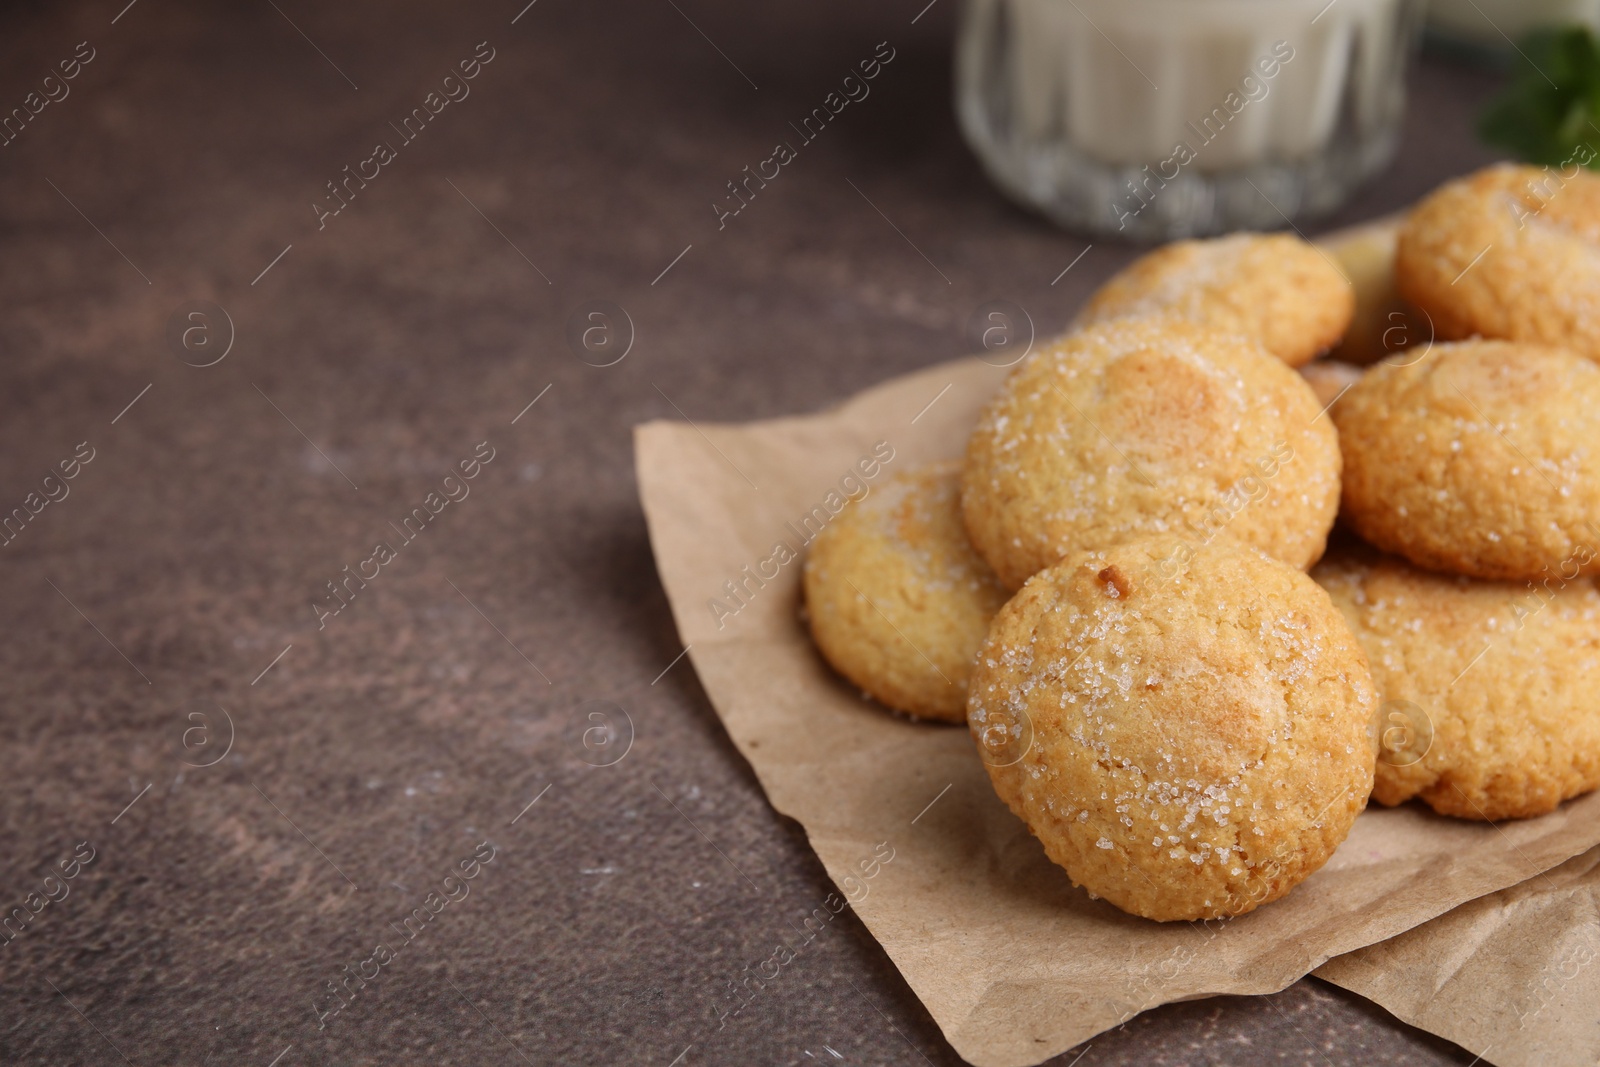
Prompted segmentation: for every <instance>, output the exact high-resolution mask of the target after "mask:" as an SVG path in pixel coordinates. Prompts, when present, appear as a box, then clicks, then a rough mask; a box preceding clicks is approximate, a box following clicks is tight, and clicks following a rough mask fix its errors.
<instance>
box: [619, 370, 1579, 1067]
mask: <svg viewBox="0 0 1600 1067" xmlns="http://www.w3.org/2000/svg"><path fill="white" fill-rule="evenodd" d="M1006 373H1007V372H1006V370H1004V369H1001V368H996V367H992V366H988V365H986V364H985V363H983V362H980V361H978V360H965V361H960V362H955V363H949V364H944V365H942V366H937V367H933V368H931V369H928V370H925V371H922V372H920V373H917V374H912V375H908V376H906V377H903V378H899V379H896V380H893V381H890V382H888V383H885V384H884V385H881V386H878V387H876V388H874V389H871V390H868V391H867V392H865V393H862V394H860V395H858V396H856V397H854V398H853V399H851V400H849V401H848V402H846V403H845V404H843V405H842V406H840V407H837V408H835V409H833V410H830V411H827V412H824V413H822V414H817V415H810V416H803V417H797V418H785V419H774V420H770V421H766V422H757V423H749V424H745V425H739V426H719V425H708V424H695V425H691V424H686V423H681V422H652V423H649V424H647V425H644V426H640V427H638V428H637V429H636V431H635V454H636V461H637V469H638V477H639V486H640V495H641V498H642V501H643V505H644V511H645V517H646V519H647V521H648V523H649V528H650V538H651V543H652V545H653V547H654V550H655V555H656V563H657V568H658V570H659V572H660V575H661V579H662V582H663V584H664V585H665V587H666V591H667V595H668V597H669V599H670V601H671V604H672V610H673V614H674V617H675V619H676V621H677V625H678V631H679V634H680V635H681V637H682V640H683V641H684V642H685V643H686V644H688V645H689V646H690V651H689V657H690V659H691V660H692V662H693V663H694V666H695V669H696V670H697V671H698V672H699V675H700V679H701V681H702V683H703V685H704V686H705V690H706V692H707V694H708V695H709V696H710V698H711V702H712V705H713V706H714V707H715V709H716V711H717V714H718V715H719V716H720V717H721V719H722V722H723V724H724V726H725V727H726V728H727V731H728V733H729V735H730V736H731V737H732V739H733V741H734V743H735V745H737V746H738V748H739V751H740V752H741V753H742V754H743V755H744V757H745V758H746V759H747V760H748V761H749V762H750V765H751V767H752V768H753V769H754V770H755V773H756V776H757V778H758V779H759V780H760V782H761V785H762V787H763V788H764V789H765V791H766V794H767V797H768V799H769V800H770V801H771V802H772V804H773V806H774V807H775V808H776V809H777V810H778V811H780V812H782V813H783V814H785V815H788V816H790V817H792V818H794V819H796V820H797V821H798V822H799V823H800V824H801V825H802V826H803V827H804V828H805V831H806V834H807V836H808V838H809V840H810V842H811V845H812V847H813V848H814V849H815V850H816V852H817V855H818V856H819V857H820V858H821V860H822V862H823V864H824V866H825V867H826V868H827V870H828V873H829V875H830V876H831V877H832V878H833V879H834V881H835V882H837V883H838V884H839V886H840V888H841V890H842V891H843V892H844V894H845V895H846V896H847V897H854V896H856V894H855V892H854V890H853V887H858V886H860V885H861V882H860V880H859V877H858V875H859V873H860V872H859V871H858V865H859V864H860V863H862V862H864V861H869V860H870V859H871V857H872V855H873V851H874V848H875V846H876V845H877V844H878V843H879V842H887V843H888V844H889V845H890V846H891V847H893V849H894V850H895V858H894V861H893V862H892V863H890V864H885V865H883V866H882V868H881V869H880V870H878V871H877V873H876V877H875V878H874V880H873V881H872V884H871V892H870V894H868V895H864V896H862V897H861V898H860V899H859V901H858V902H857V903H856V905H855V906H856V910H857V912H858V914H859V915H860V916H861V918H862V920H863V921H864V922H865V923H866V925H867V928H868V929H869V930H871V932H872V934H873V936H874V937H876V938H877V939H878V940H879V941H880V942H881V943H882V944H883V946H884V949H885V950H886V951H887V952H888V954H889V956H890V958H891V959H893V960H894V962H895V965H896V966H897V967H899V969H900V972H901V973H902V974H903V975H904V976H905V979H906V981H907V982H908V983H909V984H910V986H911V988H912V989H914V990H915V991H916V993H917V995H918V996H919V997H921V998H922V1001H923V1003H924V1004H925V1005H926V1006H927V1008H928V1011H929V1012H930V1013H931V1014H932V1016H933V1017H934V1019H935V1020H936V1021H937V1022H938V1023H939V1026H940V1027H941V1028H942V1029H943V1031H944V1033H945V1036H946V1037H947V1038H948V1039H949V1041H950V1043H951V1044H952V1045H953V1046H954V1047H955V1049H956V1051H957V1052H959V1053H960V1054H961V1055H962V1056H963V1057H965V1058H966V1059H967V1060H968V1061H970V1062H971V1063H974V1064H977V1065H979V1067H1022V1065H1027V1064H1035V1063H1039V1062H1041V1061H1043V1060H1045V1059H1048V1058H1050V1057H1051V1056H1054V1055H1056V1054H1057V1053H1059V1052H1062V1051H1064V1050H1066V1049H1068V1048H1071V1047H1072V1046H1073V1045H1075V1044H1078V1043H1079V1042H1082V1041H1084V1040H1086V1039H1087V1038H1089V1037H1092V1036H1093V1035H1094V1034H1096V1033H1099V1032H1100V1031H1102V1030H1105V1029H1107V1028H1110V1027H1113V1026H1116V1025H1117V1024H1118V1023H1119V1022H1121V1021H1123V1020H1124V1019H1126V1018H1129V1017H1131V1016H1132V1015H1133V1014H1134V1013H1137V1012H1139V1011H1141V1010H1144V1009H1146V1008H1149V1007H1153V1006H1155V1005H1157V1004H1161V1003H1164V1002H1167V1001H1173V1000H1182V999H1189V998H1194V997H1202V996H1207V995H1212V994H1219V993H1267V992H1273V991H1276V990H1279V989H1282V988H1284V987H1285V986H1288V985H1289V984H1291V983H1293V982H1294V981H1295V980H1297V979H1298V978H1300V977H1301V976H1303V975H1305V974H1307V973H1309V972H1310V971H1312V970H1313V969H1315V968H1317V967H1318V966H1320V965H1321V964H1323V963H1324V962H1325V961H1327V960H1328V959H1330V958H1331V957H1333V956H1336V955H1340V954H1342V953H1348V952H1351V951H1353V950H1355V949H1358V948H1362V947H1364V946H1367V945H1371V944H1374V943H1376V942H1379V941H1383V940H1385V939H1388V938H1392V937H1395V936H1396V935H1397V934H1400V933H1402V932H1404V931H1406V930H1409V929H1411V928H1412V927H1415V926H1417V925H1418V924H1420V923H1422V922H1425V921H1426V920H1428V919H1432V918H1434V917H1436V916H1439V915H1442V914H1444V913H1445V912H1448V911H1450V910H1451V909H1453V908H1456V907H1457V906H1459V905H1461V904H1463V903H1465V902H1467V901H1470V900H1473V899H1475V898H1477V897H1480V896H1483V895H1484V894H1486V893H1492V892H1495V891H1497V890H1501V889H1505V888H1507V887H1508V886H1513V885H1516V884H1517V883H1519V882H1523V881H1525V880H1527V879H1529V878H1534V877H1536V876H1538V875H1540V874H1541V873H1542V872H1544V871H1547V870H1549V869H1550V868H1553V867H1556V866H1557V865H1559V864H1561V863H1563V862H1565V861H1566V860H1568V859H1570V858H1571V857H1573V856H1576V855H1578V854H1580V853H1583V852H1585V851H1586V850H1588V849H1590V848H1592V847H1594V846H1595V845H1596V844H1600V794H1594V795H1591V796H1589V797H1586V798H1582V799H1579V800H1576V801H1573V802H1570V803H1568V804H1567V805H1565V806H1563V807H1562V808H1561V809H1560V810H1558V811H1556V812H1553V813H1551V814H1550V815H1547V816H1544V817H1542V818H1539V819H1532V820H1524V821H1520V822H1508V823H1504V824H1501V825H1500V826H1499V827H1498V828H1496V827H1491V826H1486V825H1482V824H1475V823H1468V822H1461V821H1457V820H1450V819H1445V818H1442V817H1438V816H1435V815H1433V814H1431V813H1430V812H1428V811H1426V810H1425V809H1422V808H1420V807H1418V806H1408V807H1404V808H1399V809H1380V808H1374V809H1371V810H1369V811H1368V812H1367V813H1366V814H1364V815H1362V816H1361V817H1360V818H1358V819H1357V820H1356V824H1355V827H1354V829H1353V831H1352V833H1351V835H1350V837H1349V839H1348V840H1347V841H1346V842H1345V843H1344V845H1343V846H1342V847H1341V848H1340V849H1339V850H1338V852H1337V853H1336V854H1335V855H1334V857H1333V859H1332V860H1331V861H1330V862H1329V863H1328V865H1327V866H1326V867H1324V868H1323V869H1322V870H1320V871H1318V872H1317V873H1316V874H1315V875H1313V876H1312V877H1311V878H1310V879H1308V880H1307V881H1306V882H1304V883H1303V884H1302V885H1300V886H1299V887H1298V888H1296V889H1295V890H1294V892H1292V893H1291V894H1290V895H1289V896H1288V897H1286V898H1284V899H1283V900H1280V901H1277V902H1276V903H1273V904H1270V905H1267V906H1266V907H1263V908H1261V909H1259V910H1257V911H1256V912H1253V913H1252V914H1250V915H1247V916H1244V917H1243V918H1240V919H1237V920H1233V921H1228V922H1214V923H1210V924H1187V923H1169V924H1160V923H1154V922H1150V921H1147V920H1144V919H1139V918H1135V917H1132V916H1129V915H1125V914H1123V913H1122V912H1120V911H1118V910H1117V909H1115V908H1113V907H1112V906H1111V905H1109V904H1107V903H1105V902H1103V901H1094V900H1090V899H1089V897H1088V895H1087V894H1086V893H1084V892H1083V891H1081V890H1076V889H1074V888H1072V886H1071V884H1070V883H1069V881H1068V880H1067V876H1066V874H1065V873H1064V872H1062V871H1061V870H1060V869H1059V868H1057V867H1055V866H1054V865H1053V864H1051V863H1050V862H1049V860H1047V859H1046V858H1045V856H1044V853H1043V851H1042V850H1041V849H1040V847H1039V845H1038V843H1037V842H1036V841H1035V840H1034V839H1033V838H1032V837H1031V836H1030V835H1029V833H1028V831H1027V828H1026V827H1025V826H1024V825H1023V824H1022V823H1021V822H1020V821H1019V820H1017V819H1016V818H1015V817H1013V816H1012V815H1011V813H1010V812H1009V811H1008V810H1006V808H1005V806H1004V805H1003V804H1002V803H1001V802H1000V801H999V799H998V798H997V797H996V796H995V794H994V791H993V790H992V789H991V788H990V785H989V782H988V777H987V775H986V773H985V772H984V769H983V766H982V764H981V763H980V761H979V759H978V756H977V754H976V752H975V750H974V747H973V744H972V741H971V740H970V738H969V736H968V734H967V732H966V731H965V730H964V729H962V728H959V727H949V726H940V725H935V724H929V723H913V722H911V721H908V720H906V719H904V718H900V717H897V716H894V715H892V714H890V713H889V712H887V711H885V710H884V709H882V708H880V707H877V706H875V705H873V704H872V703H871V702H869V701H868V700H866V699H864V698H863V697H862V696H861V695H860V694H859V693H857V692H856V691H854V690H852V689H851V688H850V687H849V686H848V685H847V684H845V683H844V682H842V681H841V680H840V679H839V678H838V677H837V676H836V675H834V674H833V673H832V672H831V671H830V670H829V669H828V668H827V666H826V665H825V664H824V663H823V662H822V661H821V660H820V659H819V657H818V655H817V654H816V652H815V651H814V650H813V648H812V645H811V642H810V640H809V639H808V637H807V635H806V631H805V627H804V624H803V623H802V621H801V620H800V618H799V614H798V613H799V606H800V605H799V576H800V561H799V560H798V559H793V560H788V561H787V562H781V561H782V560H784V558H785V553H783V552H780V551H778V550H777V546H778V545H779V544H780V543H781V544H784V545H786V546H787V548H788V549H789V550H790V551H791V552H795V551H801V550H803V548H804V546H803V544H802V543H801V539H802V538H803V537H804V536H805V532H804V528H803V527H802V525H801V522H800V520H801V517H802V516H804V515H806V514H812V515H815V512H814V511H813V509H814V508H818V507H821V508H823V509H824V510H823V515H824V516H826V514H827V510H826V508H827V504H828V500H829V498H828V494H829V493H830V492H837V491H839V483H840V480H841V478H842V477H843V476H844V475H846V474H852V475H855V476H857V477H860V470H861V467H860V466H858V464H859V463H860V461H861V460H862V459H863V458H864V457H871V456H872V455H873V450H874V446H875V445H877V444H878V442H885V443H886V447H888V448H892V449H893V458H892V459H891V460H889V461H888V462H887V463H886V464H885V465H884V469H883V471H882V472H880V473H879V474H878V479H879V480H881V478H882V477H884V476H885V475H886V474H887V473H889V472H893V471H897V470H901V469H904V468H908V467H912V466H915V465H917V464H920V463H924V462H928V461H931V460H934V459H940V458H946V457H953V456H958V455H960V454H961V452H962V450H963V448H964V446H965V442H966V438H967V434H968V431H969V429H970V427H971V426H972V424H973V423H974V421H975V420H976V417H977V411H978V408H979V407H980V406H981V405H982V403H983V402H984V401H985V400H986V399H987V398H988V396H989V395H990V393H991V392H992V391H993V390H994V389H995V388H996V387H997V386H998V385H999V383H1000V382H1001V380H1002V379H1003V377H1004V376H1005V374H1006ZM930 404H931V406H930ZM884 447H885V446H879V451H880V454H881V452H882V449H883V448H884ZM866 484H867V485H869V486H870V485H872V484H874V483H873V482H872V481H867V483H866ZM834 499H835V500H837V499H838V498H834ZM813 523H814V524H815V519H813ZM746 567H748V568H749V570H748V571H744V570H743V569H744V568H746ZM726 583H734V584H733V586H732V590H731V592H732V593H737V594H738V595H737V596H733V595H730V586H729V585H728V584H726ZM714 602H715V603H714ZM718 603H720V604H721V606H722V607H721V609H720V610H719V609H718V607H717V604H718ZM1586 973H1587V972H1586ZM1380 1002H1382V1001H1381V1000H1380ZM1550 1010H1551V1009H1549V1008H1547V1009H1546V1011H1547V1012H1548V1011H1550ZM1423 1025H1427V1024H1426V1023H1424V1024H1423ZM1519 1062H1520V1061H1519Z"/></svg>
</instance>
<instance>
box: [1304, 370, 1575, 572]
mask: <svg viewBox="0 0 1600 1067" xmlns="http://www.w3.org/2000/svg"><path fill="white" fill-rule="evenodd" d="M1330 414H1331V415H1332V416H1333V420H1334V422H1335V423H1336V424H1337V425H1338V427H1339V444H1340V447H1341V449H1342V450H1343V452H1344V511H1343V515H1344V519H1345V521H1346V522H1347V523H1349V524H1350V526H1351V527H1352V528H1353V529H1354V530H1355V531H1356V532H1358V533H1359V534H1361V536H1362V537H1364V538H1366V539H1367V540H1368V541H1371V542H1372V543H1373V544H1375V545H1377V546H1378V547H1379V548H1382V549H1385V550H1387V551H1390V552H1396V553H1399V554H1400V555H1402V556H1405V557H1406V558H1407V559H1409V560H1410V561H1411V562H1413V563H1415V564H1417V565H1418V566H1421V567H1428V568H1431V569H1433V570H1440V571H1448V572H1451V573H1456V574H1468V575H1472V576H1474V577H1478V578H1526V579H1537V578H1538V577H1539V576H1540V575H1541V574H1542V573H1543V572H1544V571H1545V569H1546V568H1547V567H1555V566H1558V565H1559V564H1560V563H1561V561H1562V560H1565V559H1568V558H1569V557H1571V556H1572V554H1573V552H1574V551H1575V550H1576V548H1577V546H1578V545H1579V544H1596V543H1600V367H1597V366H1596V365H1595V364H1594V363H1592V362H1590V361H1589V360H1586V359H1583V358H1582V357H1580V356H1577V355H1574V354H1573V353H1571V352H1566V351H1563V350H1561V349H1555V348H1544V347H1541V346H1537V345H1529V344H1520V343H1515V342H1509V341H1462V342H1459V343H1456V344H1440V345H1435V346H1434V347H1433V349H1432V351H1431V352H1430V353H1429V354H1428V355H1427V356H1426V357H1425V358H1423V359H1420V360H1418V361H1417V362H1415V363H1412V364H1410V365H1407V366H1396V365H1391V364H1388V363H1380V364H1378V365H1376V366H1374V367H1373V368H1372V369H1371V370H1369V371H1368V372H1367V373H1366V374H1364V375H1362V377H1361V380H1360V381H1359V382H1357V383H1356V384H1355V386H1353V387H1352V388H1351V390H1350V391H1349V392H1348V393H1346V394H1345V395H1344V397H1343V398H1342V399H1340V401H1339V403H1337V404H1336V405H1334V407H1333V409H1332V411H1331V412H1330ZM1597 568H1600V563H1595V564H1589V565H1586V566H1585V568H1584V569H1585V570H1586V571H1588V570H1595V569H1597Z"/></svg>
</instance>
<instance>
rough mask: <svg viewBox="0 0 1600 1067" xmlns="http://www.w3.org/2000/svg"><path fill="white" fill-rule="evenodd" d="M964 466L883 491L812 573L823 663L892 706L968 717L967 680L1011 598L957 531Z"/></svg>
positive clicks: (819, 544) (858, 510)
mask: <svg viewBox="0 0 1600 1067" xmlns="http://www.w3.org/2000/svg"><path fill="white" fill-rule="evenodd" d="M960 467H961V465H960V463H959V462H957V461H953V460H952V461H947V462H944V463H938V464H934V465H932V466H929V467H924V468H921V469H918V470H915V471H910V472H907V473H904V474H900V475H897V476H895V477H893V478H890V479H889V480H887V481H885V482H884V483H883V484H882V485H880V486H879V487H878V488H877V489H876V490H875V491H873V492H872V493H871V494H870V495H869V496H867V497H866V498H864V499H862V500H860V501H858V502H857V503H855V504H853V505H852V506H850V507H849V508H847V509H846V510H845V511H844V512H843V514H841V515H840V516H839V517H838V518H837V519H835V520H834V521H833V522H831V523H829V524H828V525H827V526H826V527H825V528H824V529H823V530H822V532H821V533H820V534H818V535H817V538H816V541H815V542H813V544H812V546H811V551H810V554H809V555H808V556H807V557H806V565H805V595H806V609H807V613H808V615H809V616H810V621H811V633H812V636H813V638H814V639H815V640H816V643H817V647H818V648H820V649H821V650H822V654H823V655H824V656H825V657H827V659H828V662H830V663H831V664H833V666H834V667H835V668H836V669H837V670H838V671H839V673H841V674H843V675H844V676H845V677H846V678H849V679H850V680H851V681H852V682H854V683H855V684H856V685H859V686H860V687H861V688H862V689H864V690H866V691H867V692H868V693H869V694H871V695H872V696H873V697H875V698H877V699H878V700H879V701H881V702H883V703H884V704H887V705H888V706H889V707H892V708H896V709H898V710H900V711H905V712H909V713H911V714H913V715H921V716H926V717H928V718H934V719H945V720H948V721H951V722H962V721H963V720H964V719H965V717H966V694H967V676H968V673H969V671H970V670H971V666H972V657H973V654H974V653H975V652H976V651H977V649H978V645H979V644H980V643H981V642H982V641H983V636H984V634H985V633H986V632H987V631H988V628H989V620H990V619H991V618H993V617H994V613H995V612H996V611H998V610H999V609H1000V605H1001V604H1004V603H1005V600H1006V591H1005V590H1004V589H1003V588H1002V587H1001V586H1000V583H999V582H998V581H997V580H996V579H995V576H994V572H993V571H991V570H990V569H989V567H988V565H987V564H985V563H984V562H983V560H982V559H980V558H979V556H978V554H977V553H976V552H975V551H973V549H972V545H971V544H970V543H969V542H968V541H967V533H966V529H965V528H964V527H963V525H962V522H961V502H960V483H959V476H960Z"/></svg>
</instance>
